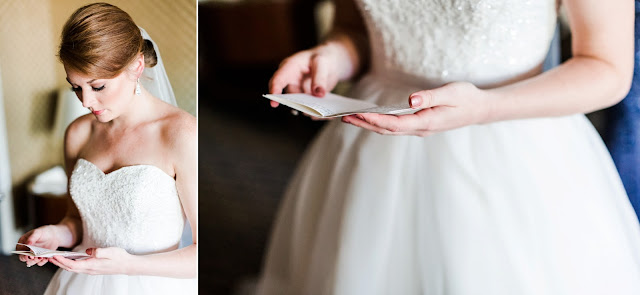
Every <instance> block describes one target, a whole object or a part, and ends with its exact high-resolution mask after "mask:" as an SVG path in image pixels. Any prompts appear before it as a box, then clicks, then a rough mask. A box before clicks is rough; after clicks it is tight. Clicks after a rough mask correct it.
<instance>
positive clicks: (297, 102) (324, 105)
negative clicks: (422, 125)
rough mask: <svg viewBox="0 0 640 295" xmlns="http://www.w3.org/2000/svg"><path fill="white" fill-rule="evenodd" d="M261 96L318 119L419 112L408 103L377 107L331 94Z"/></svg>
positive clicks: (369, 103)
mask: <svg viewBox="0 0 640 295" xmlns="http://www.w3.org/2000/svg"><path fill="white" fill-rule="evenodd" d="M263 96H264V97H266V98H268V99H270V100H273V101H275V102H278V103H281V104H283V105H286V106H288V107H290V108H292V109H296V110H298V111H301V112H303V113H305V114H308V115H311V116H314V117H320V118H333V117H341V116H348V115H353V114H360V113H377V114H388V115H405V114H413V113H415V112H417V111H419V110H418V109H412V108H411V107H410V106H409V104H408V103H404V104H399V105H391V106H379V105H377V104H374V103H371V102H367V101H362V100H358V99H353V98H349V97H344V96H340V95H337V94H333V93H327V94H326V95H325V96H324V97H315V96H312V95H309V94H304V93H288V94H264V95H263Z"/></svg>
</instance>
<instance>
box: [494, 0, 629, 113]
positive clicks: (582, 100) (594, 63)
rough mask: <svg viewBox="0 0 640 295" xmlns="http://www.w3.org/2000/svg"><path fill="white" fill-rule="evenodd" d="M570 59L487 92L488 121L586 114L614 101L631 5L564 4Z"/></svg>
mask: <svg viewBox="0 0 640 295" xmlns="http://www.w3.org/2000/svg"><path fill="white" fill-rule="evenodd" d="M563 3H564V5H565V6H566V8H567V12H568V17H569V24H570V27H571V30H572V47H573V48H572V52H573V57H572V58H571V59H570V60H568V61H567V62H565V63H563V64H562V65H560V66H559V67H557V68H555V69H553V70H551V71H548V72H545V73H543V74H541V75H538V76H536V77H533V78H531V79H528V80H524V81H521V82H518V83H515V84H512V85H508V86H505V87H500V88H496V89H493V90H490V91H489V92H490V94H491V95H492V96H493V97H495V99H494V100H495V101H494V102H493V103H492V104H493V107H492V109H491V112H490V115H489V116H490V117H489V119H490V120H491V121H500V120H509V119H518V118H529V117H541V116H561V115H568V114H574V113H588V112H591V111H595V110H598V109H602V108H606V107H609V106H611V105H614V104H616V103H618V102H619V101H620V100H622V99H623V98H624V96H625V95H626V93H627V92H628V91H629V87H630V85H631V78H632V75H633V65H634V60H633V56H634V52H633V50H634V16H635V14H634V11H635V10H634V3H633V1H623V0H614V1H598V0H565V1H563Z"/></svg>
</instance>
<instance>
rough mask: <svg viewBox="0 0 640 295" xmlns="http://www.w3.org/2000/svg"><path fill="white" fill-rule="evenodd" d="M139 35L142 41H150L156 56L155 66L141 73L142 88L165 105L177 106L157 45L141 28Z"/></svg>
mask: <svg viewBox="0 0 640 295" xmlns="http://www.w3.org/2000/svg"><path fill="white" fill-rule="evenodd" d="M140 33H141V34H142V38H143V39H145V40H149V41H151V43H153V49H154V50H155V51H156V56H157V59H158V63H157V64H156V66H154V67H152V68H145V69H144V72H142V77H141V79H140V83H142V86H144V88H145V89H147V91H149V92H150V93H151V94H153V96H155V97H157V98H159V99H160V100H162V101H164V102H166V103H169V104H172V105H174V106H178V103H177V102H176V96H175V94H173V88H171V83H170V82H169V77H168V76H167V71H166V70H165V69H164V63H163V62H162V57H161V56H160V50H159V49H158V45H157V44H156V42H154V41H153V39H151V36H149V34H148V33H147V31H145V30H144V29H143V28H140Z"/></svg>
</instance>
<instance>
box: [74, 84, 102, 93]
mask: <svg viewBox="0 0 640 295" xmlns="http://www.w3.org/2000/svg"><path fill="white" fill-rule="evenodd" d="M103 89H104V85H102V86H100V87H97V88H96V87H91V90H93V91H96V92H98V91H102V90H103ZM81 90H82V88H80V87H73V86H71V91H73V92H78V91H81Z"/></svg>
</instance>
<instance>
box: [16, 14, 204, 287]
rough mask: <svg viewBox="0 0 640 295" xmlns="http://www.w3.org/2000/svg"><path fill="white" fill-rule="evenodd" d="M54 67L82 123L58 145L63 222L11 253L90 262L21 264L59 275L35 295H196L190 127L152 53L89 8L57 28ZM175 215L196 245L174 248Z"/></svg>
mask: <svg viewBox="0 0 640 295" xmlns="http://www.w3.org/2000/svg"><path fill="white" fill-rule="evenodd" d="M59 57H60V60H61V61H62V63H63V64H64V69H65V71H66V73H67V81H68V82H69V84H70V85H71V87H72V89H73V91H75V93H76V95H77V96H78V98H79V99H80V101H81V102H82V104H83V106H84V107H86V108H88V109H89V110H91V113H92V114H88V115H85V116H83V117H80V118H78V119H77V120H75V121H74V122H73V123H72V124H71V125H70V126H69V127H68V129H67V132H66V135H65V145H64V156H65V166H66V170H67V174H68V175H69V192H70V196H71V201H70V202H69V208H68V211H67V215H66V217H65V218H64V219H63V220H62V221H61V222H60V223H59V224H56V225H47V226H43V227H39V228H36V229H34V230H31V231H30V232H28V233H26V234H25V235H23V236H22V237H21V238H20V241H19V242H21V243H24V244H29V245H35V246H39V247H44V248H50V249H56V248H58V247H64V248H73V250H74V251H86V253H87V254H89V255H91V257H90V258H88V259H85V260H76V261H74V260H69V259H66V258H64V257H61V256H55V257H53V258H48V259H47V258H31V257H27V256H21V257H20V260H22V261H24V262H26V263H27V266H33V265H39V266H42V265H44V264H45V263H47V262H51V263H54V264H55V265H57V266H59V267H60V269H59V270H58V271H57V273H56V274H55V275H54V276H53V278H52V279H51V282H50V283H49V286H48V287H47V290H46V292H45V294H96V292H99V293H100V294H183V293H185V294H195V293H196V290H197V281H196V279H195V277H196V276H197V256H196V255H197V246H196V245H197V244H196V240H195V239H196V237H197V233H196V229H197V223H196V220H197V219H196V217H197V184H196V178H197V177H196V173H197V172H196V171H197V156H196V155H197V154H196V149H197V132H196V120H195V118H194V117H193V116H192V115H190V114H188V113H187V112H185V111H182V110H180V109H179V108H177V107H176V106H175V98H174V96H173V92H172V90H171V86H170V84H169V81H168V79H167V76H166V72H165V71H164V66H163V64H162V59H161V58H160V55H159V53H158V51H157V47H156V46H155V45H154V43H153V42H152V41H151V39H150V38H149V36H148V35H147V34H146V32H145V31H144V30H141V29H140V28H138V27H137V26H136V24H135V23H134V22H133V20H132V19H131V17H130V16H129V15H128V14H127V13H126V12H124V11H122V10H120V9H119V8H118V7H115V6H112V5H110V4H106V3H95V4H90V5H87V6H84V7H82V8H80V9H78V10H77V11H76V12H75V13H73V15H71V17H70V18H69V20H68V21H67V22H66V24H65V25H64V28H63V31H62V40H61V43H60V49H59ZM145 82H147V83H146V85H148V86H146V87H145V86H143V85H142V84H145ZM185 215H186V217H187V218H188V220H189V221H190V223H191V225H192V227H191V228H192V232H193V233H192V234H193V237H194V241H193V244H192V245H190V246H187V247H185V248H182V249H178V243H179V240H180V237H181V235H182V230H183V228H184V222H185Z"/></svg>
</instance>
